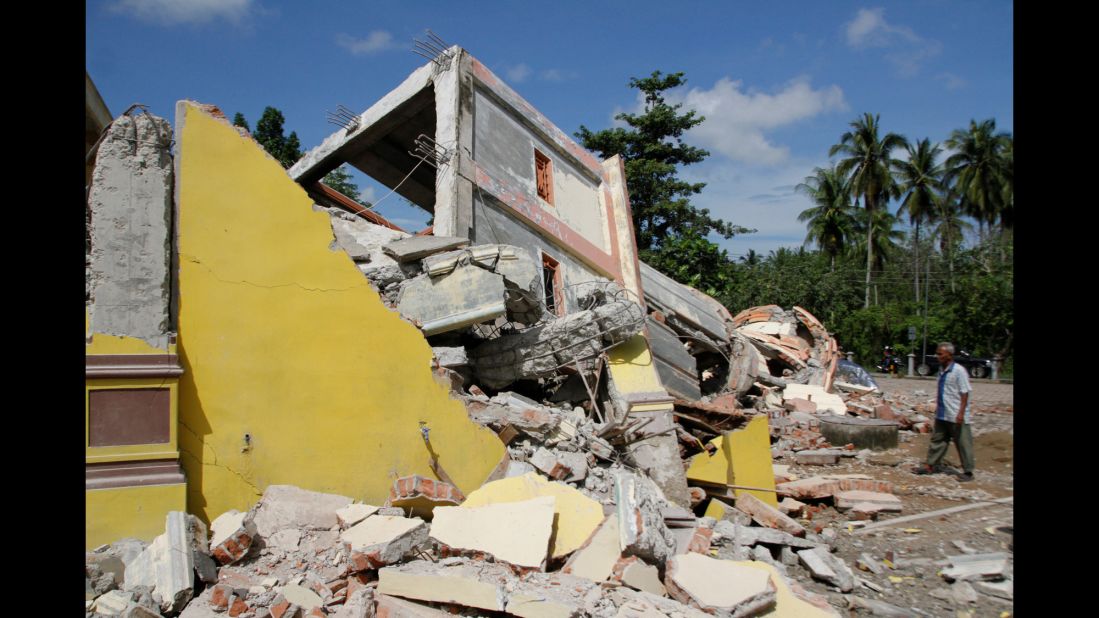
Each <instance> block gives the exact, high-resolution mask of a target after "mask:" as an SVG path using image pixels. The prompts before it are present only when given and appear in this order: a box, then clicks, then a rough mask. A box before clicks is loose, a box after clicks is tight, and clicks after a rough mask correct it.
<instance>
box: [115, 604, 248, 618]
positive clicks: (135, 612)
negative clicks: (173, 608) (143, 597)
mask: <svg viewBox="0 0 1099 618" xmlns="http://www.w3.org/2000/svg"><path fill="white" fill-rule="evenodd" d="M229 615H230V616H237V615H239V614H234V613H232V612H231V611H230V613H229ZM119 616H120V617H121V618H163V617H162V616H161V614H160V612H158V611H156V610H153V609H150V608H148V607H145V606H144V605H138V604H136V603H130V606H129V607H127V608H126V609H124V610H122V613H121V614H119Z"/></svg>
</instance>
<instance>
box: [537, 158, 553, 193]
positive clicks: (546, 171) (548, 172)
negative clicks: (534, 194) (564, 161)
mask: <svg viewBox="0 0 1099 618" xmlns="http://www.w3.org/2000/svg"><path fill="white" fill-rule="evenodd" d="M534 177H535V179H536V180H537V184H538V197H540V198H542V199H544V200H546V203H548V204H549V205H550V206H553V162H552V161H550V159H549V157H547V156H546V155H544V154H542V153H541V152H539V151H538V149H537V148H535V149H534Z"/></svg>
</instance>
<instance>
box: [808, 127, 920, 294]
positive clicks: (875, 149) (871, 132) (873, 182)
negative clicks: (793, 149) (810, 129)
mask: <svg viewBox="0 0 1099 618" xmlns="http://www.w3.org/2000/svg"><path fill="white" fill-rule="evenodd" d="M879 120H880V115H878V114H873V115H871V114H870V113H865V114H863V116H862V118H857V119H855V120H853V121H852V122H851V129H852V130H851V131H848V132H846V133H844V134H843V135H842V136H840V142H839V143H838V144H836V145H835V146H832V148H830V149H829V150H828V156H830V157H831V156H835V155H836V154H841V155H843V158H842V159H840V161H839V163H838V164H837V166H836V168H837V169H838V170H839V172H840V173H841V174H844V175H845V176H849V177H850V182H851V189H852V191H853V192H854V193H855V194H856V195H859V196H861V197H862V203H863V207H864V208H865V209H866V211H867V212H869V213H870V216H871V217H873V213H874V212H875V211H877V209H878V207H879V206H883V205H884V204H885V202H887V201H888V200H889V198H890V197H898V196H899V195H898V193H899V192H898V191H897V184H896V183H895V182H894V181H893V175H892V174H891V173H890V170H891V169H892V168H893V164H894V159H893V157H892V152H893V150H895V149H897V148H903V147H904V146H907V145H908V140H906V139H905V138H904V137H902V136H900V135H897V134H896V133H887V134H885V135H884V136H882V137H879V136H878V133H879V129H878V121H879ZM874 227H875V226H873V225H868V226H866V234H867V238H866V242H865V243H864V244H863V246H864V248H865V249H866V297H865V300H864V301H863V307H869V306H870V277H871V271H872V270H873V266H874V253H873V251H874V240H873V238H872V234H873V232H874Z"/></svg>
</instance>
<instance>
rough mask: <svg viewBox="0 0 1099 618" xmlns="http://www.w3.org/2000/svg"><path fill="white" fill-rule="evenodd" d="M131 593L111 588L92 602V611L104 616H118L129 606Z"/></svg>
mask: <svg viewBox="0 0 1099 618" xmlns="http://www.w3.org/2000/svg"><path fill="white" fill-rule="evenodd" d="M132 598H133V595H131V594H130V593H128V592H123V591H121V590H111V591H110V592H107V593H106V594H102V595H100V596H99V598H97V599H96V600H95V602H94V603H92V611H94V612H95V613H97V614H103V615H104V616H118V615H120V614H122V612H123V611H125V610H126V608H127V607H129V606H130V602H131V599H132Z"/></svg>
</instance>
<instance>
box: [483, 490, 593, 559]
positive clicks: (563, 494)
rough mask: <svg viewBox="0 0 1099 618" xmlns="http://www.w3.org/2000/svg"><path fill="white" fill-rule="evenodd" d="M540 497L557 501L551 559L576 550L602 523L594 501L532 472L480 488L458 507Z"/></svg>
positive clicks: (554, 508) (555, 504)
mask: <svg viewBox="0 0 1099 618" xmlns="http://www.w3.org/2000/svg"><path fill="white" fill-rule="evenodd" d="M541 496H553V497H554V498H556V499H557V500H556V502H555V503H554V507H553V510H554V513H555V514H556V515H557V517H556V520H555V522H554V527H555V528H556V535H555V536H554V540H553V544H552V546H551V547H550V551H551V552H552V553H553V557H554V558H559V557H561V556H564V555H567V554H569V553H571V552H573V551H576V550H577V549H579V548H580V546H581V545H583V544H584V541H587V540H588V537H590V536H591V533H592V532H594V531H595V529H596V528H598V527H599V524H601V523H603V507H602V506H600V505H599V503H598V502H596V501H595V500H592V499H591V498H589V497H587V496H585V495H584V494H582V493H580V492H579V491H577V490H575V489H573V488H572V487H569V486H568V485H566V484H564V483H558V482H556V481H550V480H547V479H545V478H543V477H541V476H539V475H538V474H537V473H536V472H528V473H526V474H524V475H522V476H515V477H511V478H506V479H500V480H499V481H493V482H491V483H487V484H485V485H482V486H481V488H480V489H478V490H476V491H474V492H473V493H471V494H469V497H468V498H466V501H465V502H463V503H462V506H463V507H473V506H484V505H486V504H500V503H502V502H520V501H523V500H530V499H531V498H538V497H541Z"/></svg>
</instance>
